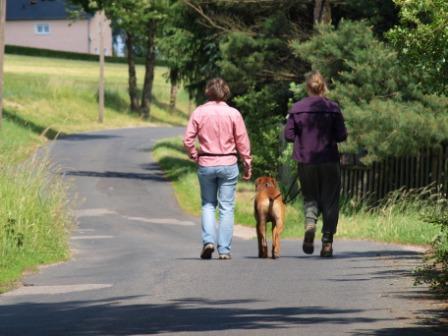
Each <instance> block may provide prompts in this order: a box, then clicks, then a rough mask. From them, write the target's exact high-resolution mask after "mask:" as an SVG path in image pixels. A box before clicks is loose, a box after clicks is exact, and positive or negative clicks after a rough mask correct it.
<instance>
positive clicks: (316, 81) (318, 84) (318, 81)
mask: <svg viewBox="0 0 448 336" xmlns="http://www.w3.org/2000/svg"><path fill="white" fill-rule="evenodd" d="M306 89H307V90H308V93H309V94H312V95H315V96H322V95H324V94H325V93H327V91H328V88H327V83H326V82H325V78H324V76H322V74H321V73H320V72H319V71H312V72H310V73H308V74H307V75H306Z"/></svg>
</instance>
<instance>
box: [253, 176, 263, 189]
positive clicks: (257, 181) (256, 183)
mask: <svg viewBox="0 0 448 336" xmlns="http://www.w3.org/2000/svg"><path fill="white" fill-rule="evenodd" d="M262 180H263V177H259V178H257V179H256V180H255V186H256V187H257V186H258V185H259V184H260V183H261V181H262Z"/></svg>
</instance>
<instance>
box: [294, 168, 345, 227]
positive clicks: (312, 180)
mask: <svg viewBox="0 0 448 336" xmlns="http://www.w3.org/2000/svg"><path fill="white" fill-rule="evenodd" d="M299 181H300V185H301V188H302V195H303V205H304V209H305V225H307V224H315V223H316V222H317V218H318V217H319V214H320V213H322V219H323V223H324V225H323V228H322V232H323V233H331V234H334V233H336V227H337V225H338V219H339V194H340V191H341V168H340V166H339V162H337V163H336V162H334V163H333V162H331V163H322V164H303V163H299Z"/></svg>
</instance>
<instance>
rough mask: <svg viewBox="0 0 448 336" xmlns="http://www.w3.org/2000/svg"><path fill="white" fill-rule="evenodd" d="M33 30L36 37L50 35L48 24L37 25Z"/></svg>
mask: <svg viewBox="0 0 448 336" xmlns="http://www.w3.org/2000/svg"><path fill="white" fill-rule="evenodd" d="M34 30H35V32H36V34H38V35H48V34H50V25H49V24H48V23H38V24H36V25H35V26H34Z"/></svg>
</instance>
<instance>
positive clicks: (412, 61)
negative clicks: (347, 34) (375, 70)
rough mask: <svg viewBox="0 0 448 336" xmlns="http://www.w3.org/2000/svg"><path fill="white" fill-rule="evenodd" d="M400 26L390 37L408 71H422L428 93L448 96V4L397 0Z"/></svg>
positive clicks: (441, 1) (431, 1) (390, 33)
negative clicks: (433, 92) (434, 92)
mask: <svg viewBox="0 0 448 336" xmlns="http://www.w3.org/2000/svg"><path fill="white" fill-rule="evenodd" d="M394 1H395V3H396V4H397V5H398V6H400V25H399V26H396V27H394V28H393V29H392V30H391V31H390V32H389V33H388V37H389V39H390V41H391V42H392V44H393V45H394V46H395V48H396V50H397V51H398V53H399V56H400V58H401V60H402V61H404V62H405V64H406V65H407V66H408V68H409V69H418V70H420V71H421V81H422V82H423V83H424V85H425V87H426V88H427V91H436V92H440V93H444V94H447V93H448V2H447V1H446V0H394Z"/></svg>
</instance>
